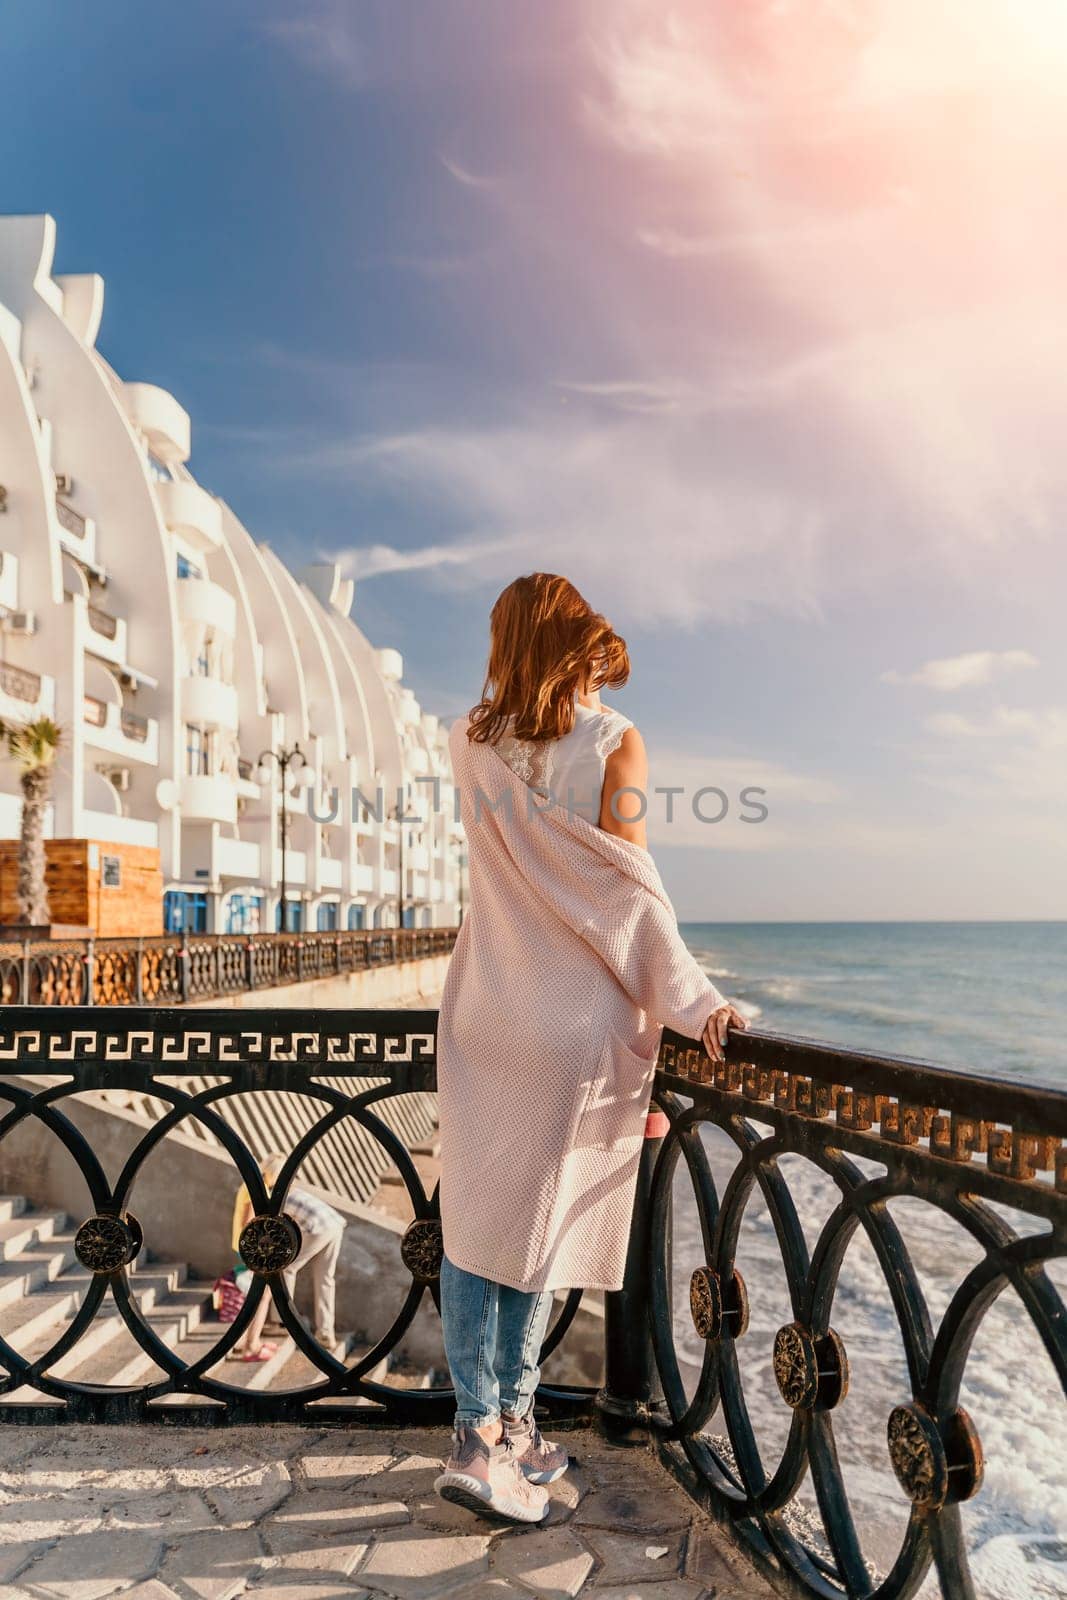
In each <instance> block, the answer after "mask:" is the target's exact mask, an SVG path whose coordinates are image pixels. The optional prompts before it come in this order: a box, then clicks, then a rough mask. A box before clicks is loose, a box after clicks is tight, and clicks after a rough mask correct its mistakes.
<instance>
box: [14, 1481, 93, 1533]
mask: <svg viewBox="0 0 1067 1600" xmlns="http://www.w3.org/2000/svg"><path fill="white" fill-rule="evenodd" d="M102 1500H103V1495H102V1492H101V1490H100V1489H96V1490H95V1491H93V1490H86V1492H85V1494H84V1495H83V1496H81V1497H80V1498H77V1499H76V1498H74V1497H73V1496H69V1497H68V1496H64V1495H29V1496H23V1497H22V1498H19V1499H15V1500H12V1501H10V1502H9V1503H8V1504H7V1505H4V1506H0V1545H3V1544H7V1543H8V1542H9V1541H11V1540H15V1541H18V1542H20V1543H21V1542H24V1541H25V1542H28V1543H35V1544H36V1543H40V1544H47V1543H48V1542H49V1541H50V1540H52V1539H58V1538H59V1537H60V1536H61V1535H62V1536H63V1537H64V1538H66V1537H67V1536H68V1535H73V1534H83V1533H85V1534H87V1533H93V1532H95V1530H96V1529H97V1528H99V1526H100V1524H101V1521H102V1520H103V1510H104V1507H103V1504H102V1503H101V1502H102Z"/></svg>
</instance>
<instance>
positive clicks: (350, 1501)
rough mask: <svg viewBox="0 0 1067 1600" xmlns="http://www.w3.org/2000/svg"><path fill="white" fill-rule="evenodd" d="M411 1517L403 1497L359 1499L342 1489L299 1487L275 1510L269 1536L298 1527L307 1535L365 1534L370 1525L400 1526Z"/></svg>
mask: <svg viewBox="0 0 1067 1600" xmlns="http://www.w3.org/2000/svg"><path fill="white" fill-rule="evenodd" d="M410 1521H411V1512H410V1511H409V1510H408V1508H407V1506H406V1505H405V1504H404V1502H403V1500H357V1499H355V1498H354V1497H353V1496H352V1495H351V1494H349V1493H348V1491H347V1490H342V1489H297V1490H295V1491H294V1492H293V1494H291V1495H290V1497H289V1499H288V1500H287V1501H286V1503H285V1505H284V1506H283V1507H282V1508H281V1509H280V1510H279V1511H276V1512H275V1513H274V1515H273V1516H272V1517H271V1519H270V1525H269V1528H268V1529H267V1530H266V1535H267V1538H268V1539H273V1538H274V1537H275V1536H276V1534H278V1533H279V1532H285V1531H286V1530H297V1531H299V1532H300V1533H301V1534H302V1535H303V1536H304V1538H305V1540H306V1539H307V1538H309V1537H310V1538H329V1537H330V1535H335V1534H348V1535H350V1536H352V1535H354V1536H356V1537H361V1536H362V1535H363V1534H364V1532H366V1531H367V1530H368V1529H375V1528H393V1527H399V1526H400V1525H401V1524H402V1523H407V1522H410Z"/></svg>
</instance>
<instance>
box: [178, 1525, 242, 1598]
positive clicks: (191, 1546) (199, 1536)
mask: <svg viewBox="0 0 1067 1600" xmlns="http://www.w3.org/2000/svg"><path fill="white" fill-rule="evenodd" d="M262 1565H263V1553H262V1550H261V1548H260V1543H259V1537H258V1535H257V1534H256V1533H255V1532H254V1531H253V1530H252V1529H250V1528H217V1529H215V1530H214V1531H213V1532H211V1533H194V1534H192V1535H190V1537H189V1538H188V1539H183V1540H182V1541H181V1543H180V1544H179V1545H176V1546H175V1548H174V1549H173V1550H169V1551H168V1552H167V1555H166V1558H165V1560H164V1562H163V1566H162V1568H161V1569H160V1574H159V1575H160V1577H161V1578H162V1580H163V1582H164V1583H165V1584H168V1585H169V1586H170V1587H171V1588H172V1589H173V1590H174V1592H175V1594H176V1595H178V1596H179V1597H180V1600H233V1596H234V1595H237V1594H240V1593H241V1590H242V1589H243V1588H244V1587H245V1585H246V1584H247V1583H249V1582H250V1581H251V1579H252V1578H253V1577H254V1576H255V1575H256V1574H257V1573H258V1572H259V1570H260V1568H261V1567H262Z"/></svg>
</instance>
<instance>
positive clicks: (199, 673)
mask: <svg viewBox="0 0 1067 1600" xmlns="http://www.w3.org/2000/svg"><path fill="white" fill-rule="evenodd" d="M193 676H194V677H196V678H210V676H211V656H210V654H209V652H208V643H207V640H206V639H205V640H204V642H203V644H202V645H201V646H200V649H199V651H198V653H197V657H196V661H195V663H194V668H193Z"/></svg>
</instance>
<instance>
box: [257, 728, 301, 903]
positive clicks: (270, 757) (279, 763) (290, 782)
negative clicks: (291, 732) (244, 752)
mask: <svg viewBox="0 0 1067 1600" xmlns="http://www.w3.org/2000/svg"><path fill="white" fill-rule="evenodd" d="M270 762H273V763H274V765H275V766H276V767H277V768H278V775H279V779H280V782H281V790H282V883H281V896H280V903H279V906H278V922H279V931H280V932H281V933H285V932H286V927H285V911H286V895H285V853H286V848H287V846H288V843H289V809H288V806H287V805H286V795H288V794H295V793H296V791H297V790H298V789H308V788H310V787H311V785H312V784H313V783H314V781H315V769H314V768H313V767H312V765H311V763H310V762H309V761H308V758H307V756H306V755H305V754H304V752H303V750H301V748H300V746H299V744H293V745H291V746H290V748H289V749H288V750H287V749H286V748H285V746H284V745H282V746H281V747H280V748H279V749H277V750H263V751H261V752H260V756H259V764H258V766H257V768H256V782H257V783H258V784H259V786H260V788H261V789H265V788H266V787H267V785H268V783H270V780H271V769H270V766H269V763H270ZM290 768H291V769H292V776H291V777H290Z"/></svg>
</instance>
